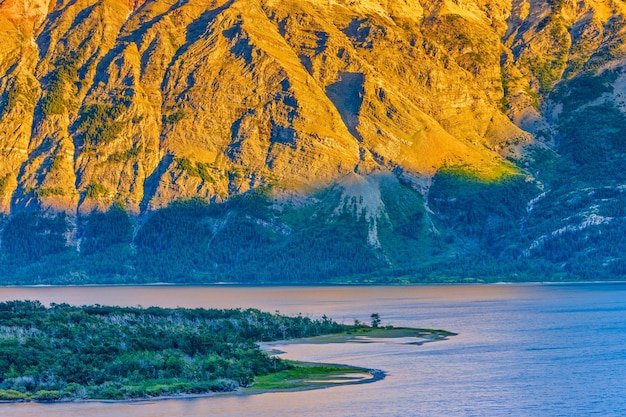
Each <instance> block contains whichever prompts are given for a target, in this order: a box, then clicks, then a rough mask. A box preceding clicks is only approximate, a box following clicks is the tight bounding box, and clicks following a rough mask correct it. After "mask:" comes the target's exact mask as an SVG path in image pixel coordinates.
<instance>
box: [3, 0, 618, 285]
mask: <svg viewBox="0 0 626 417" xmlns="http://www.w3.org/2000/svg"><path fill="white" fill-rule="evenodd" d="M625 17H626V5H625V4H624V3H623V2H622V1H619V0H615V1H612V0H589V1H585V0H581V1H576V2H574V1H567V0H550V1H526V0H524V1H518V0H512V1H511V0H478V1H469V0H444V1H434V0H432V1H431V0H423V1H417V0H363V1H358V2H355V1H348V0H346V1H344V0H329V1H311V0H298V1H296V0H285V1H280V2H279V1H274V0H246V1H243V0H230V1H220V0H216V1H212V2H205V1H196V0H180V1H157V0H154V1H141V0H135V1H120V0H100V1H94V0H69V1H63V0H59V1H57V2H56V3H54V2H49V1H47V0H32V1H28V0H3V1H0V31H1V32H3V33H2V39H4V40H5V41H4V42H3V44H2V46H0V92H1V95H0V152H1V153H2V162H1V163H0V210H1V211H2V212H3V213H4V217H3V220H2V242H1V243H2V245H1V253H2V255H1V256H2V261H3V264H4V265H5V266H6V268H4V270H5V272H4V277H5V278H4V279H5V281H6V282H43V283H46V282H68V283H83V282H112V281H115V282H146V281H148V282H150V281H155V280H166V281H176V282H189V281H191V282H213V281H222V280H228V281H325V282H326V281H329V280H330V281H334V280H339V281H346V280H356V281H371V280H373V281H381V280H382V281H393V282H396V281H397V282H407V281H449V280H452V281H459V280H464V279H470V280H481V279H486V280H500V279H506V280H518V279H519V280H529V279H530V280H534V279H551V280H555V279H556V280H558V279H590V278H599V279H603V278H610V279H615V278H620V277H624V276H626V260H625V259H624V257H623V255H622V253H624V249H626V239H624V237H623V236H624V232H625V231H626V227H625V224H626V222H625V218H626V209H625V208H624V207H626V195H625V194H624V192H625V185H624V184H626V181H625V180H626V178H624V177H625V176H626V169H624V167H626V160H625V158H626V131H625V129H626V128H625V127H624V126H626V124H625V123H624V122H625V121H626V118H625V117H626V116H625V113H624V112H625V111H626V104H625V101H624V94H625V93H626V75H625V72H624V68H625V67H626V53H625V49H626V46H624V40H625V39H626V33H625V31H626V21H625ZM1 274H2V273H0V275H1Z"/></svg>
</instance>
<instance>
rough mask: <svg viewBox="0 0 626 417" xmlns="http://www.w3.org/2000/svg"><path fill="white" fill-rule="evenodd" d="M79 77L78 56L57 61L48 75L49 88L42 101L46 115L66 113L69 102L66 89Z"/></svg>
mask: <svg viewBox="0 0 626 417" xmlns="http://www.w3.org/2000/svg"><path fill="white" fill-rule="evenodd" d="M77 79H78V70H77V69H76V56H75V55H70V56H68V57H66V58H64V59H60V60H58V61H57V62H56V68H55V69H54V70H53V71H52V72H51V73H50V75H48V82H47V84H48V88H47V89H46V91H47V92H46V94H45V95H44V97H43V99H42V101H41V110H42V112H43V114H44V115H45V116H51V115H60V114H63V113H65V111H66V108H67V102H66V99H65V94H66V89H67V88H68V86H70V85H71V84H72V83H74V82H75V81H76V80H77Z"/></svg>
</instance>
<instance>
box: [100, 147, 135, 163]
mask: <svg viewBox="0 0 626 417" xmlns="http://www.w3.org/2000/svg"><path fill="white" fill-rule="evenodd" d="M142 151H143V146H142V145H136V146H133V147H132V148H131V149H129V150H127V151H124V152H115V153H112V154H111V155H109V157H108V158H107V161H108V162H126V161H128V160H130V159H133V158H136V157H138V156H139V155H140V154H141V152H142Z"/></svg>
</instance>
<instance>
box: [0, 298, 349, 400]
mask: <svg viewBox="0 0 626 417" xmlns="http://www.w3.org/2000/svg"><path fill="white" fill-rule="evenodd" d="M0 328H1V331H0V370H1V371H2V372H3V378H2V379H1V380H0V399H8V400H22V399H30V398H34V399H37V400H43V401H51V400H57V399H60V398H66V399H73V398H87V397H88V398H98V399H126V398H140V397H156V396H161V395H176V394H183V393H204V392H211V391H232V390H235V389H237V388H238V387H245V386H249V385H250V384H251V383H252V382H253V381H254V378H255V377H256V376H259V375H266V374H269V373H272V372H280V371H282V370H285V369H288V368H289V367H290V366H291V365H290V364H288V363H286V362H284V361H282V360H280V359H278V358H275V357H270V356H268V355H267V354H266V353H264V352H263V351H261V350H260V348H259V347H258V345H257V344H256V342H257V341H262V340H263V341H269V340H277V339H284V338H294V337H308V336H316V335H321V334H328V333H338V332H342V331H345V330H346V326H343V325H340V324H337V323H335V322H333V321H331V320H329V319H327V318H326V317H324V318H323V319H320V320H313V319H310V318H308V317H302V316H297V317H286V316H281V315H278V314H270V313H264V312H261V311H259V310H255V309H248V310H240V309H237V310H205V309H181V308H177V309H163V308H158V307H150V308H147V309H140V308H128V307H106V306H99V305H96V306H83V307H72V306H69V305H67V304H52V305H51V306H50V307H49V308H46V307H44V306H43V305H42V304H41V303H40V302H38V301H11V302H6V303H0Z"/></svg>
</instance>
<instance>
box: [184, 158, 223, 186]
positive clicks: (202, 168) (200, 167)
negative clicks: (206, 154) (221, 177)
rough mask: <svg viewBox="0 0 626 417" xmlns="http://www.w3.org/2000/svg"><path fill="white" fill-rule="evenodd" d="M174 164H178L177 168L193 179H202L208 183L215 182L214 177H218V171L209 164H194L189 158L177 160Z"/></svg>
mask: <svg viewBox="0 0 626 417" xmlns="http://www.w3.org/2000/svg"><path fill="white" fill-rule="evenodd" d="M174 162H175V163H176V168H178V169H180V170H181V171H183V172H186V173H187V174H188V175H190V176H192V177H197V178H202V180H203V181H205V182H207V183H213V182H215V180H214V178H213V176H214V175H218V171H217V169H216V168H215V167H213V166H212V165H211V164H208V163H204V162H195V163H193V162H191V161H190V160H189V159H187V158H175V159H174Z"/></svg>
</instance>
